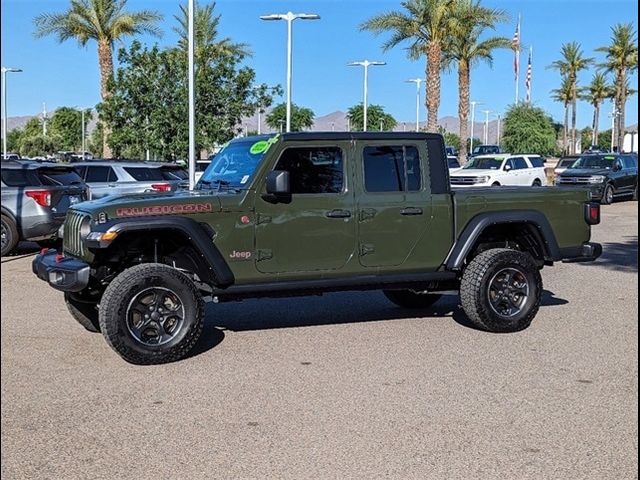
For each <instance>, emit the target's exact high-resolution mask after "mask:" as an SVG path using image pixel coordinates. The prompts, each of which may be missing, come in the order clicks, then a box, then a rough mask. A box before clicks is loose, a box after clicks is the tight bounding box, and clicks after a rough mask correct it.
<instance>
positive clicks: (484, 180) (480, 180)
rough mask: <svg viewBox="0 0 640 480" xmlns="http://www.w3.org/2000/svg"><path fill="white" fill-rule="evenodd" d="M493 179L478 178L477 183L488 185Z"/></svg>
mask: <svg viewBox="0 0 640 480" xmlns="http://www.w3.org/2000/svg"><path fill="white" fill-rule="evenodd" d="M489 180H491V177H476V183H487V182H488V181H489Z"/></svg>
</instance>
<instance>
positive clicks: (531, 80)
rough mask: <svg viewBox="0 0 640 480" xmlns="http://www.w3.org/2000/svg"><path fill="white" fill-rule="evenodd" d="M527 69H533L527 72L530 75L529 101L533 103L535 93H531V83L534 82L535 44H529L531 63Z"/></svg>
mask: <svg viewBox="0 0 640 480" xmlns="http://www.w3.org/2000/svg"><path fill="white" fill-rule="evenodd" d="M527 69H531V73H530V74H529V73H527V75H530V78H529V103H533V95H531V85H532V84H533V45H531V46H529V65H528V66H527Z"/></svg>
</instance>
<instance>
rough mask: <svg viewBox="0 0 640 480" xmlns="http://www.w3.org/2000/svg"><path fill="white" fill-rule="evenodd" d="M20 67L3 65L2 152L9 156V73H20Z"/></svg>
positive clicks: (4, 156)
mask: <svg viewBox="0 0 640 480" xmlns="http://www.w3.org/2000/svg"><path fill="white" fill-rule="evenodd" d="M21 71H22V70H21V69H19V68H10V67H2V104H3V113H2V154H3V158H7V73H18V72H21Z"/></svg>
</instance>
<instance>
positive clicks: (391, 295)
mask: <svg viewBox="0 0 640 480" xmlns="http://www.w3.org/2000/svg"><path fill="white" fill-rule="evenodd" d="M382 293H384V296H385V297H387V298H388V299H389V300H390V301H391V302H393V303H395V304H396V305H398V306H399V307H402V308H429V307H430V306H431V305H433V304H434V303H436V302H437V301H438V300H439V299H440V297H442V295H440V294H437V293H417V292H415V291H413V290H383V292H382Z"/></svg>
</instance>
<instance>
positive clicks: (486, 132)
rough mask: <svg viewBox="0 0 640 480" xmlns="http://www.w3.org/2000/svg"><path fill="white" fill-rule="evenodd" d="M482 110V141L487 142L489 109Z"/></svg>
mask: <svg viewBox="0 0 640 480" xmlns="http://www.w3.org/2000/svg"><path fill="white" fill-rule="evenodd" d="M483 112H484V143H485V145H486V144H488V143H489V114H490V113H491V110H483Z"/></svg>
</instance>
